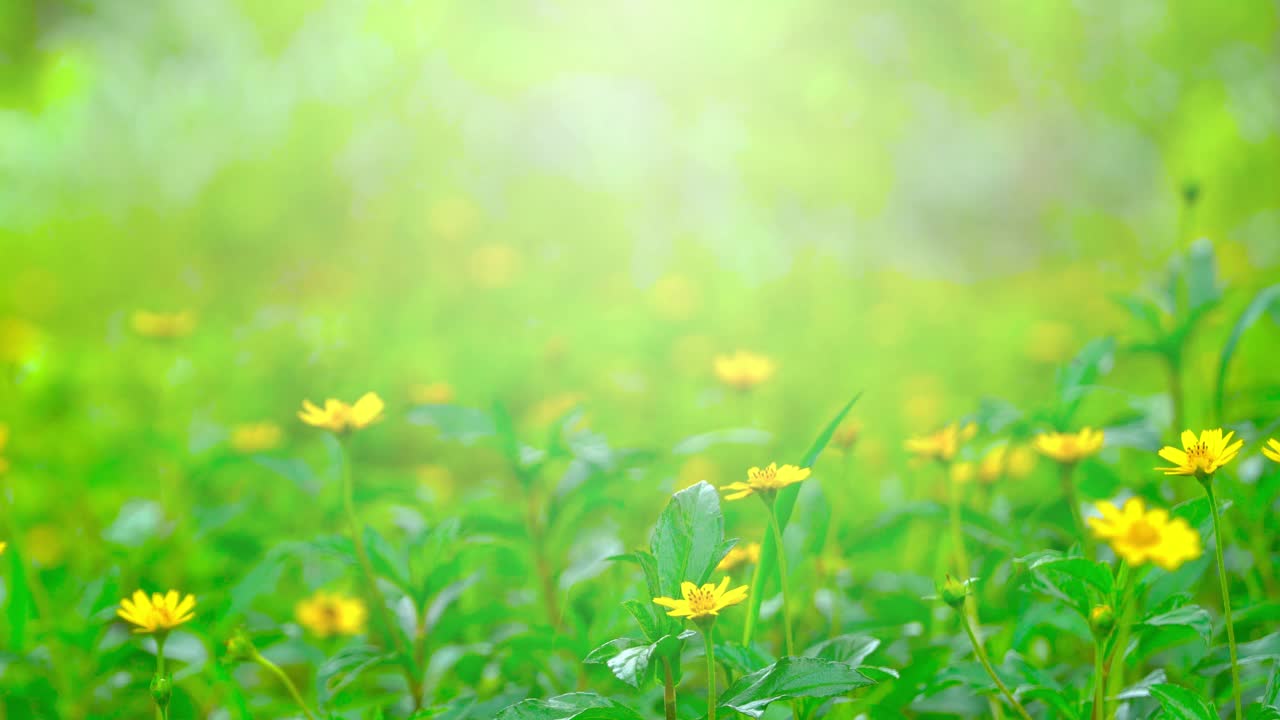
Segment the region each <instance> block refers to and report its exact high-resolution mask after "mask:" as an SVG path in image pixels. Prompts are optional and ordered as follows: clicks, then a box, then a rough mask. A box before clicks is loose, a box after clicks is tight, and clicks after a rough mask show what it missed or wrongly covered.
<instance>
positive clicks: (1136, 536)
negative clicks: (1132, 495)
mask: <svg viewBox="0 0 1280 720" xmlns="http://www.w3.org/2000/svg"><path fill="white" fill-rule="evenodd" d="M1125 540H1127V541H1128V542H1129V544H1130V545H1133V546H1134V547H1140V548H1146V547H1151V546H1153V545H1157V544H1159V543H1160V531H1159V530H1156V529H1155V528H1154V527H1152V526H1151V523H1149V522H1147V521H1146V520H1138V521H1136V522H1134V523H1133V524H1132V525H1130V526H1129V532H1127V533H1125Z"/></svg>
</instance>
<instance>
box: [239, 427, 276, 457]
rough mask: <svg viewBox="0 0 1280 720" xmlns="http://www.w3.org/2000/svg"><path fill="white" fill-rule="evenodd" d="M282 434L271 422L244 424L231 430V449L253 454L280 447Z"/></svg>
mask: <svg viewBox="0 0 1280 720" xmlns="http://www.w3.org/2000/svg"><path fill="white" fill-rule="evenodd" d="M282 435H283V433H282V432H281V430H280V426H279V425H276V424H275V423H273V422H258V423H245V424H243V425H237V426H235V427H234V428H232V429H231V447H232V448H233V449H234V450H236V451H237V452H242V453H255V452H264V451H266V450H273V449H275V448H276V447H279V445H280V438H281V436H282Z"/></svg>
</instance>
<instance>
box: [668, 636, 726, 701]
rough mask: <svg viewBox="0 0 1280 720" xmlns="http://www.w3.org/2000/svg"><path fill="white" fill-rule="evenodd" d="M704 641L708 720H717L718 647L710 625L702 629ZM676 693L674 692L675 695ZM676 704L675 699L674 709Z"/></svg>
mask: <svg viewBox="0 0 1280 720" xmlns="http://www.w3.org/2000/svg"><path fill="white" fill-rule="evenodd" d="M702 639H703V640H704V641H706V644H707V653H706V655H707V720H716V645H715V642H714V641H713V640H712V639H711V626H710V625H708V626H707V627H705V628H703V629H702ZM674 692H675V691H674V690H672V693H673V695H674ZM674 703H675V699H674V697H673V698H672V706H673V708H674Z"/></svg>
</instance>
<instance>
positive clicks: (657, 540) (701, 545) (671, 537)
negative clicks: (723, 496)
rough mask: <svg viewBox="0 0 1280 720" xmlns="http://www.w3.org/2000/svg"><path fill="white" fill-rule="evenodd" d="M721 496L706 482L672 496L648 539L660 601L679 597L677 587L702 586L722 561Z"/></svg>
mask: <svg viewBox="0 0 1280 720" xmlns="http://www.w3.org/2000/svg"><path fill="white" fill-rule="evenodd" d="M723 543H724V516H723V515H721V513H720V495H719V493H717V492H716V489H715V488H713V487H711V485H710V484H709V483H707V482H705V481H704V482H699V483H698V484H696V485H693V486H691V487H688V488H685V489H684V490H681V491H680V492H678V493H676V494H675V495H672V496H671V502H669V503H667V507H666V508H665V509H664V510H663V511H662V514H661V515H659V516H658V522H657V524H656V525H655V526H654V528H653V534H652V536H650V539H649V548H650V551H651V552H652V553H653V556H654V558H656V559H657V575H658V577H657V579H658V590H659V593H660V596H661V597H680V596H681V595H680V583H682V582H685V581H689V582H692V583H694V584H698V585H701V584H702V583H705V582H706V581H707V578H708V577H710V576H711V571H712V570H714V569H715V567H716V565H717V564H719V562H720V560H721V559H722V558H723V557H724V552H725V548H724V547H723Z"/></svg>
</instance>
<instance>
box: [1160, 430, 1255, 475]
mask: <svg viewBox="0 0 1280 720" xmlns="http://www.w3.org/2000/svg"><path fill="white" fill-rule="evenodd" d="M1233 435H1235V432H1234V431H1232V432H1228V433H1227V434H1226V435H1223V434H1222V428H1217V429H1215V430H1203V431H1201V432H1200V437H1199V438H1198V439H1197V438H1196V434H1195V433H1193V432H1191V431H1190V430H1183V431H1182V448H1183V449H1182V450H1179V449H1177V448H1175V447H1170V446H1168V445H1166V446H1165V447H1163V448H1161V449H1160V457H1162V458H1164V459H1165V460H1168V461H1169V462H1171V463H1173V465H1174V466H1173V467H1166V468H1156V469H1157V470H1163V471H1164V474H1165V475H1194V476H1196V477H1198V478H1201V479H1203V478H1205V477H1207V476H1209V475H1212V474H1214V473H1215V472H1217V470H1218V468H1220V467H1222V466H1224V465H1226V464H1227V463H1229V462H1231V461H1232V460H1234V459H1235V457H1236V453H1238V452H1240V448H1241V446H1243V445H1244V441H1243V440H1236V441H1235V442H1231V437H1232V436H1233Z"/></svg>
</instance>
